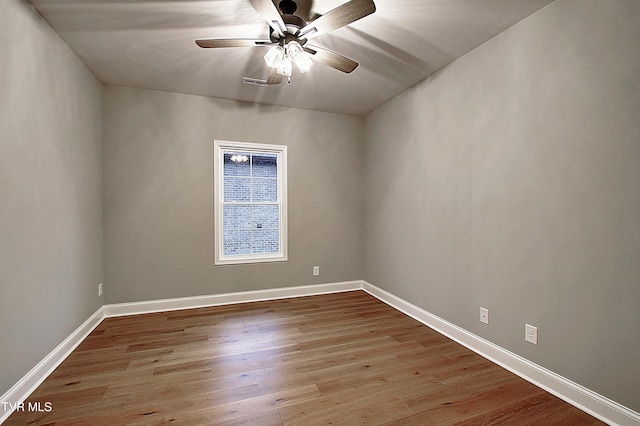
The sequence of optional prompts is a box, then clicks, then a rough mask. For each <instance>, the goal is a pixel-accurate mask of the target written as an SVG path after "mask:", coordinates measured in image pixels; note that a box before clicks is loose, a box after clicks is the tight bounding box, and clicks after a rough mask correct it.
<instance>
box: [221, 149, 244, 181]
mask: <svg viewBox="0 0 640 426" xmlns="http://www.w3.org/2000/svg"><path fill="white" fill-rule="evenodd" d="M245 158H246V160H245ZM232 159H235V161H232ZM250 159H251V153H249V152H239V151H238V152H235V151H234V152H230V151H226V152H225V153H224V175H225V176H249V174H250V173H251V161H250Z"/></svg>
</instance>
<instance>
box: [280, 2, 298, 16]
mask: <svg viewBox="0 0 640 426" xmlns="http://www.w3.org/2000/svg"><path fill="white" fill-rule="evenodd" d="M278 8H279V9H280V12H282V14H283V15H293V14H294V13H296V10H298V5H297V4H296V2H295V1H293V0H282V1H281V2H280V3H279V4H278Z"/></svg>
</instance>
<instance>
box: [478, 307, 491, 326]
mask: <svg viewBox="0 0 640 426" xmlns="http://www.w3.org/2000/svg"><path fill="white" fill-rule="evenodd" d="M480 322H483V323H485V324H489V310H488V309H487V308H480Z"/></svg>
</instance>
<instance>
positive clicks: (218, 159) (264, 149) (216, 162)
mask: <svg viewBox="0 0 640 426" xmlns="http://www.w3.org/2000/svg"><path fill="white" fill-rule="evenodd" d="M225 151H243V152H255V153H265V154H275V155H276V157H277V160H276V161H277V164H278V166H277V191H278V199H277V203H278V204H279V209H278V213H279V218H278V223H279V233H278V235H279V245H278V247H279V249H280V250H279V252H278V253H257V254H249V255H233V256H228V255H227V256H225V255H224V247H223V246H224V232H223V206H224V205H225V201H224V177H223V174H224V153H225ZM213 173H214V177H213V202H214V209H213V210H214V211H213V222H214V231H213V234H214V255H215V261H214V265H233V264H243V263H262V262H283V261H286V260H287V147H286V146H285V145H270V144H262V143H252V142H233V141H222V140H215V141H214V144H213Z"/></svg>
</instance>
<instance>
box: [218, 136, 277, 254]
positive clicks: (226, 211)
mask: <svg viewBox="0 0 640 426" xmlns="http://www.w3.org/2000/svg"><path fill="white" fill-rule="evenodd" d="M214 163H215V165H214V168H215V169H216V174H215V176H216V178H217V179H215V180H216V182H214V184H215V185H214V198H215V205H216V209H215V213H214V221H215V264H216V265H222V264H230V263H252V262H272V261H284V260H287V239H286V235H287V232H286V147H285V146H281V145H264V144H251V143H246V142H224V141H216V142H215V146H214Z"/></svg>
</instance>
